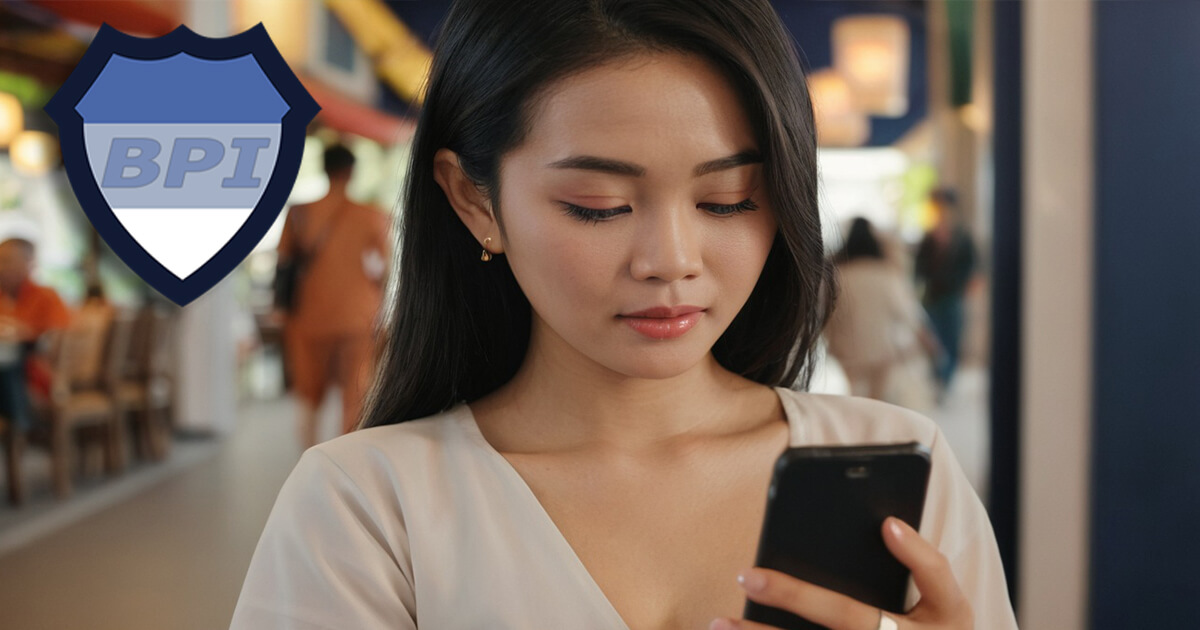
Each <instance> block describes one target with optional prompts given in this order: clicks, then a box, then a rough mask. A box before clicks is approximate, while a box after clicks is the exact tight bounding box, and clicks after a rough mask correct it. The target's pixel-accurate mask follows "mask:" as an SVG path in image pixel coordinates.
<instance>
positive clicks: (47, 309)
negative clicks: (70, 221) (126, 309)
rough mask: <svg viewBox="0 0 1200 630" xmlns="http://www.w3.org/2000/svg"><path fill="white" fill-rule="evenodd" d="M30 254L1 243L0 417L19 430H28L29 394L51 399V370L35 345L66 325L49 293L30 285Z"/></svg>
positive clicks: (24, 246)
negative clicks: (0, 350) (49, 333)
mask: <svg viewBox="0 0 1200 630" xmlns="http://www.w3.org/2000/svg"><path fill="white" fill-rule="evenodd" d="M34 258H35V249H34V245H33V243H31V242H30V241H27V240H25V239H23V238H10V239H7V240H5V241H3V242H0V347H2V348H0V349H2V350H3V352H0V355H3V356H2V357H0V359H7V360H0V416H2V417H5V418H8V419H9V420H10V421H11V422H13V424H14V425H15V426H16V427H17V428H18V429H27V428H29V426H30V424H32V417H31V413H30V410H29V409H30V408H29V402H28V391H27V389H28V390H32V391H33V392H34V393H36V394H39V395H41V396H49V393H50V368H49V365H48V364H47V362H46V360H45V358H44V357H41V356H39V354H38V341H39V340H40V339H41V338H42V337H43V336H44V335H45V334H46V333H47V332H49V331H52V330H61V329H63V328H65V327H66V326H67V323H68V322H69V321H70V314H69V312H68V311H67V307H66V306H65V305H64V304H63V302H62V300H61V299H60V298H59V297H58V293H56V292H55V291H54V289H52V288H50V287H43V286H40V285H37V284H34V282H33V280H32V279H31V277H32V273H33V263H34Z"/></svg>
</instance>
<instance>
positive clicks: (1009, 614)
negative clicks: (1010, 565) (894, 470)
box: [906, 429, 1017, 630]
mask: <svg viewBox="0 0 1200 630" xmlns="http://www.w3.org/2000/svg"><path fill="white" fill-rule="evenodd" d="M930 459H931V463H932V470H931V471H930V478H929V490H928V496H927V498H926V501H925V511H924V515H923V516H922V518H921V535H922V536H923V537H924V538H925V539H926V540H929V541H930V542H932V543H933V544H935V545H936V546H937V547H938V550H939V551H941V552H942V554H943V555H945V556H946V558H947V560H949V561H950V566H951V569H952V570H953V572H954V576H955V577H956V578H957V579H958V585H959V587H960V588H961V589H962V591H963V593H964V594H965V595H966V596H967V599H968V600H969V601H970V602H971V608H972V609H973V610H974V613H975V628H976V629H977V630H1016V628H1017V622H1016V618H1015V616H1014V614H1013V609H1012V604H1011V603H1010V600H1009V596H1008V586H1007V583H1006V582H1005V579H1004V566H1003V564H1002V563H1001V561H1000V551H999V548H998V547H997V546H996V536H995V534H994V533H993V532H992V525H991V521H990V520H989V518H988V514H987V511H986V510H985V509H984V507H983V503H981V502H980V501H979V497H978V496H977V495H976V494H975V490H974V489H973V488H972V487H971V484H970V482H969V481H968V480H967V476H966V474H965V473H963V471H962V467H961V466H959V463H958V460H957V458H955V456H954V453H953V452H952V451H951V450H950V447H949V445H948V444H947V443H946V438H945V436H944V435H943V434H942V432H941V429H938V430H937V432H936V433H935V435H934V439H933V443H932V445H931V447H930ZM918 597H919V593H917V592H916V588H915V587H913V588H912V589H911V590H910V593H909V602H908V604H907V606H906V608H911V607H912V605H914V604H915V603H916V600H917V598H918Z"/></svg>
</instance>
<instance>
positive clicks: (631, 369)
mask: <svg viewBox="0 0 1200 630" xmlns="http://www.w3.org/2000/svg"><path fill="white" fill-rule="evenodd" d="M655 343H660V344H661V342H655ZM692 345H694V344H689V346H692ZM711 349H712V348H711V346H710V347H708V348H695V347H679V348H669V347H667V346H666V344H661V345H660V347H654V345H649V346H643V347H641V348H637V349H631V350H626V351H624V352H621V353H620V354H619V355H615V356H613V355H611V354H610V356H608V357H605V359H606V360H602V361H600V363H601V364H602V365H604V366H605V367H607V368H608V369H610V370H612V371H614V372H617V373H619V374H623V375H625V376H627V377H629V378H640V379H649V380H663V379H668V378H674V377H676V376H679V375H681V374H684V373H686V372H687V371H688V370H691V369H693V368H695V367H696V366H697V365H699V364H700V363H701V362H703V360H704V358H705V357H706V356H708V351H709V350H711Z"/></svg>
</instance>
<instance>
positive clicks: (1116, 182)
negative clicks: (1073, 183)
mask: <svg viewBox="0 0 1200 630" xmlns="http://www.w3.org/2000/svg"><path fill="white" fill-rule="evenodd" d="M1093 6H1094V8H1095V16H1096V18H1095V19H1096V22H1095V25H1096V39H1095V41H1096V57H1095V63H1096V66H1095V69H1096V73H1095V77H1096V91H1097V94H1096V96H1097V98H1096V103H1097V105H1096V194H1097V197H1096V203H1097V205H1096V250H1095V255H1096V265H1095V270H1096V297H1095V300H1096V310H1095V313H1096V315H1095V317H1096V320H1095V381H1094V384H1095V398H1094V400H1095V414H1094V418H1095V429H1094V443H1093V499H1092V500H1093V514H1092V550H1091V551H1092V563H1093V564H1092V578H1091V613H1092V628H1095V629H1097V630H1108V629H1110V628H1111V629H1113V630H1116V629H1118V628H1120V629H1126V628H1183V627H1196V625H1195V624H1197V623H1198V622H1200V570H1198V569H1200V542H1198V541H1200V255H1198V252H1200V118H1198V117H1197V113H1198V112H1200V37H1197V33H1198V32H1200V31H1198V29H1200V3H1198V2H1101V1H1097V2H1094V3H1093ZM1033 481H1035V482H1036V480H1033Z"/></svg>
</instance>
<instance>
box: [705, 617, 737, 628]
mask: <svg viewBox="0 0 1200 630" xmlns="http://www.w3.org/2000/svg"><path fill="white" fill-rule="evenodd" d="M708 630H737V624H735V623H733V622H732V621H730V620H728V619H713V620H712V623H710V624H708Z"/></svg>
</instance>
